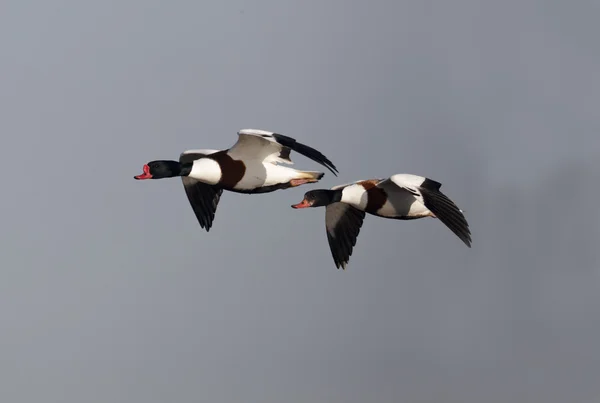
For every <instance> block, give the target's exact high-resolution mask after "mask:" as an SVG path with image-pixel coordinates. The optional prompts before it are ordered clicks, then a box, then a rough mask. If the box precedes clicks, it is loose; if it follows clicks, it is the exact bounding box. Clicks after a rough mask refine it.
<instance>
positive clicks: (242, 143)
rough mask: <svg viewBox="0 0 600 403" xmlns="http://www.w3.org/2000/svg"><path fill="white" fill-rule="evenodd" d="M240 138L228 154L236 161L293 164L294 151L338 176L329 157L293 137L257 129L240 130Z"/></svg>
mask: <svg viewBox="0 0 600 403" xmlns="http://www.w3.org/2000/svg"><path fill="white" fill-rule="evenodd" d="M238 136H239V137H238V141H237V142H236V143H235V144H234V145H233V146H232V147H231V148H230V149H229V151H228V154H229V155H230V156H231V157H233V158H235V159H240V160H244V159H246V160H247V159H258V160H260V161H269V162H281V163H284V164H293V162H292V160H291V159H290V151H291V150H293V151H296V152H297V153H299V154H302V155H304V156H305V157H307V158H310V159H311V160H313V161H315V162H317V163H319V164H321V165H323V166H324V167H326V168H327V169H329V170H330V171H331V172H332V173H333V174H334V175H336V176H337V172H338V171H337V168H336V167H335V165H333V163H332V162H331V161H330V160H329V159H328V158H327V157H325V156H324V155H323V154H322V153H321V152H319V151H317V150H315V149H314V148H311V147H309V146H307V145H304V144H302V143H299V142H297V141H296V140H295V139H293V138H291V137H288V136H284V135H283V134H278V133H273V132H269V131H265V130H256V129H243V130H240V131H239V132H238Z"/></svg>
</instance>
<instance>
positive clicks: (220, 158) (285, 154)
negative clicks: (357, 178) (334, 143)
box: [134, 129, 338, 232]
mask: <svg viewBox="0 0 600 403" xmlns="http://www.w3.org/2000/svg"><path fill="white" fill-rule="evenodd" d="M291 150H294V151H296V152H298V153H299V154H302V155H304V156H306V157H308V158H310V159H312V160H313V161H315V162H318V163H319V164H321V165H323V166H324V167H326V168H327V169H329V170H330V171H331V172H332V173H333V174H334V175H336V176H337V172H338V171H337V168H336V167H335V165H333V163H332V162H331V161H330V160H329V159H328V158H327V157H325V156H324V155H323V154H321V153H320V152H319V151H317V150H315V149H314V148H311V147H309V146H307V145H304V144H302V143H299V142H297V141H296V140H295V139H293V138H291V137H288V136H284V135H283V134H278V133H273V132H269V131H265V130H256V129H243V130H240V131H238V140H237V142H236V143H235V144H234V145H233V146H232V147H231V148H229V149H226V150H206V149H205V150H187V151H184V152H183V153H181V155H180V156H179V161H167V160H158V161H150V162H148V163H147V164H145V165H144V167H143V171H144V173H142V174H140V175H136V176H134V178H135V179H138V180H141V179H162V178H171V177H175V176H181V179H182V181H183V187H184V189H185V193H186V194H187V197H188V200H189V202H190V204H191V206H192V209H193V210H194V214H195V215H196V218H197V219H198V222H199V223H200V226H201V227H202V228H204V229H206V231H207V232H208V231H209V230H210V228H211V226H212V223H213V220H214V217H215V212H216V210H217V204H218V203H219V200H220V198H221V194H222V193H223V190H229V191H231V192H236V193H246V194H256V193H269V192H273V191H275V190H279V189H287V188H290V187H296V186H300V185H304V184H306V183H314V182H318V181H319V180H320V179H321V178H322V177H323V175H325V174H324V173H323V172H316V171H299V170H296V169H292V168H289V167H286V166H282V165H279V164H278V163H283V164H293V162H292V160H291V159H290V151H291Z"/></svg>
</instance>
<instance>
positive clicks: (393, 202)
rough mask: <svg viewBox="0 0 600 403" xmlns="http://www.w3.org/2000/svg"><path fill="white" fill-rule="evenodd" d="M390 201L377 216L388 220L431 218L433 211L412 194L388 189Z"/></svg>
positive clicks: (388, 200)
mask: <svg viewBox="0 0 600 403" xmlns="http://www.w3.org/2000/svg"><path fill="white" fill-rule="evenodd" d="M386 193H387V194H388V199H387V200H386V202H385V204H384V205H383V206H381V208H380V209H379V210H377V213H376V215H378V216H380V217H386V218H408V219H410V218H422V217H430V216H431V215H432V214H431V211H429V209H428V208H427V207H425V205H424V204H423V203H422V202H421V200H419V198H417V197H416V196H414V195H413V194H412V193H410V192H408V191H406V190H404V189H397V190H393V191H390V189H386Z"/></svg>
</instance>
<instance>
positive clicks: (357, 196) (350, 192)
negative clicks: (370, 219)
mask: <svg viewBox="0 0 600 403" xmlns="http://www.w3.org/2000/svg"><path fill="white" fill-rule="evenodd" d="M367 201H368V195H367V191H366V190H365V188H364V187H362V186H361V185H350V186H347V187H345V188H344V189H343V190H342V202H343V203H346V204H349V205H351V206H352V207H356V208H357V209H359V210H364V209H365V208H366V207H367Z"/></svg>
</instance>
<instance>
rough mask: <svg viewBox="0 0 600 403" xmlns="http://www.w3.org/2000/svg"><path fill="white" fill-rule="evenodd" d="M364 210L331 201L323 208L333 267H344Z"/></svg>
mask: <svg viewBox="0 0 600 403" xmlns="http://www.w3.org/2000/svg"><path fill="white" fill-rule="evenodd" d="M364 218H365V212H364V211H361V210H358V209H356V208H354V207H352V206H350V205H349V204H346V203H341V202H337V203H332V204H330V205H328V206H327V207H326V208H325V228H326V230H327V241H328V242H329V249H330V250H331V255H332V256H333V261H334V262H335V267H337V268H338V269H339V268H340V267H341V268H342V270H343V269H345V268H346V265H347V264H348V261H349V260H350V256H351V255H352V249H353V248H354V245H356V238H357V237H358V233H359V232H360V228H361V227H362V223H363V220H364Z"/></svg>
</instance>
